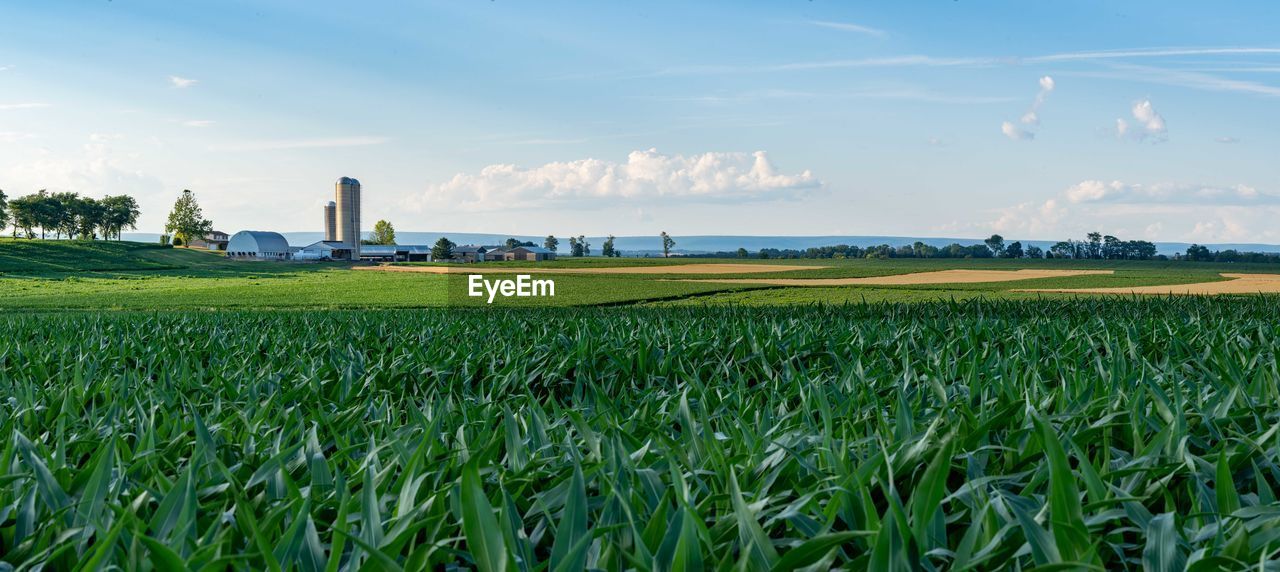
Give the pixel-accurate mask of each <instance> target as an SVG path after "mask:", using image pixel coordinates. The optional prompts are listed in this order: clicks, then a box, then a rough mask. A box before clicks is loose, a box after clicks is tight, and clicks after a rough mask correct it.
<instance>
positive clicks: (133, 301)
mask: <svg viewBox="0 0 1280 572" xmlns="http://www.w3.org/2000/svg"><path fill="white" fill-rule="evenodd" d="M708 263H711V264H735V265H738V264H745V265H747V266H744V267H743V268H750V267H753V266H759V267H761V269H773V268H775V267H776V266H778V265H787V266H801V267H812V268H811V269H799V270H789V271H786V272H769V273H751V272H744V273H741V274H717V275H715V278H726V279H735V278H752V277H759V276H772V277H782V276H785V277H786V278H788V279H791V278H804V279H808V278H818V279H842V278H860V277H878V276H888V275H901V274H908V273H918V272H934V271H940V270H954V269H971V270H995V271H1009V270H1016V269H1021V268H1029V269H1058V270H1107V271H1113V274H1104V275H1082V276H1058V277H1050V278H1036V279H1029V280H1019V281H1016V282H989V283H972V284H960V283H945V284H913V285H902V286H876V285H852V286H840V287H789V286H777V285H764V284H719V283H698V282H688V281H685V280H687V279H690V278H698V276H697V275H691V274H688V273H684V272H681V273H653V274H613V275H606V274H601V275H593V274H581V273H574V274H555V273H554V271H555V270H557V269H566V270H572V271H574V272H582V271H583V270H589V269H592V268H602V269H616V268H619V267H622V266H638V267H641V268H644V269H646V270H647V271H650V272H652V271H653V269H655V268H656V267H660V266H669V265H680V267H681V269H682V270H685V269H687V268H693V267H694V266H692V265H698V264H708ZM413 266H420V265H413ZM450 267H451V268H459V269H482V268H491V269H492V268H503V269H511V270H514V269H518V268H529V267H533V268H537V269H538V270H539V276H544V277H550V278H553V279H554V280H555V282H556V296H555V297H554V298H538V299H534V298H522V299H514V298H512V299H503V298H498V299H497V300H496V302H495V303H496V305H507V306H589V305H620V304H624V305H625V304H658V305H717V304H743V305H753V306H760V305H790V304H799V305H805V304H816V303H835V304H843V303H859V302H862V301H925V300H939V299H942V300H947V299H957V300H961V299H969V298H978V297H982V298H995V299H1035V298H1053V297H1063V296H1075V295H1079V294H1058V293H1050V292H1019V291H1018V290H1022V289H1080V288H1128V287H1142V286H1160V285H1171V284H1188V283H1195V282H1213V281H1221V280H1223V279H1224V278H1222V277H1221V276H1220V275H1219V273H1221V272H1259V273H1280V267H1271V266H1268V265H1233V264H1201V263H1185V262H1122V261H1075V260H1016V261H1014V260H990V259H978V260H959V259H936V260H918V259H888V260H763V261H761V260H742V259H723V260H716V259H689V258H669V259H662V258H647V259H646V258H640V259H629V258H613V259H605V258H587V259H574V258H562V259H560V260H557V261H554V262H543V263H528V262H502V263H484V264H483V265H466V266H464V265H456V264H455V265H450ZM351 268H352V265H351V264H350V263H322V264H321V263H310V264H307V263H282V262H245V261H230V260H227V259H225V258H223V257H222V256H221V255H220V254H218V253H211V252H207V251H201V250H187V249H181V248H162V247H159V246H158V245H151V244H140V243H117V242H71V241H27V240H16V241H15V240H0V308H28V309H96V308H111V309H160V308H170V309H182V308H201V309H210V308H241V309H248V308H413V307H442V306H485V305H486V304H485V301H484V300H483V299H477V298H472V297H469V296H467V292H466V289H467V283H466V277H465V276H464V275H456V276H455V275H451V276H445V275H435V274H428V273H411V272H368V271H352V270H351ZM544 273H545V274H544ZM1086 295H1087V294H1086Z"/></svg>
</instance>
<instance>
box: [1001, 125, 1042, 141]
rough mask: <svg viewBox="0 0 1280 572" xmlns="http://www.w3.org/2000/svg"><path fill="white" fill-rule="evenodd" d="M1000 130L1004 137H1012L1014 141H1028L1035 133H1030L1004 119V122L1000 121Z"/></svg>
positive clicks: (1034, 136) (1033, 137)
mask: <svg viewBox="0 0 1280 572" xmlns="http://www.w3.org/2000/svg"><path fill="white" fill-rule="evenodd" d="M1000 132H1001V133H1004V136H1005V137H1008V138H1010V139H1013V140H1014V141H1030V140H1032V139H1035V138H1036V134H1035V133H1032V132H1030V131H1027V130H1026V129H1023V128H1021V127H1018V126H1017V125H1014V124H1013V122H1011V121H1006V122H1004V123H1001V124H1000Z"/></svg>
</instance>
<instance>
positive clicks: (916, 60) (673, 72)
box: [650, 55, 1010, 76]
mask: <svg viewBox="0 0 1280 572" xmlns="http://www.w3.org/2000/svg"><path fill="white" fill-rule="evenodd" d="M1000 63H1010V62H1009V60H1003V59H997V58H938V57H932V56H922V55H905V56H889V57H881V58H856V59H841V60H819V61H808V62H789V63H781V64H762V65H708V66H680V67H671V68H666V69H663V70H659V71H658V72H657V73H655V74H650V75H656V76H681V75H717V74H741V73H770V72H787V71H805V70H822V69H849V68H905V67H986V66H994V65H997V64H1000Z"/></svg>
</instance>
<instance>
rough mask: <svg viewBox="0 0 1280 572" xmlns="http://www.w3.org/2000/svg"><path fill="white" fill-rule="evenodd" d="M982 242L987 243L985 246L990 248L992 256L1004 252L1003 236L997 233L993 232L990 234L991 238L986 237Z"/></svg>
mask: <svg viewBox="0 0 1280 572" xmlns="http://www.w3.org/2000/svg"><path fill="white" fill-rule="evenodd" d="M982 242H985V243H986V244H987V248H989V249H991V254H992V255H994V256H1000V253H1002V252H1004V237H1003V236H1000V235H998V234H993V235H991V238H988V239H986V240H984V241H982Z"/></svg>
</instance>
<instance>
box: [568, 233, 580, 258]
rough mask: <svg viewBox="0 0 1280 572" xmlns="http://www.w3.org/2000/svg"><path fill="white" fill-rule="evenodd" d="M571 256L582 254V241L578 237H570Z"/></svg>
mask: <svg viewBox="0 0 1280 572" xmlns="http://www.w3.org/2000/svg"><path fill="white" fill-rule="evenodd" d="M569 256H582V243H581V242H578V238H577V237H574V236H571V237H569Z"/></svg>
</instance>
